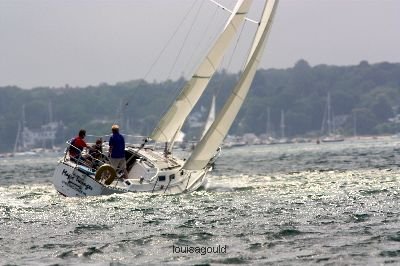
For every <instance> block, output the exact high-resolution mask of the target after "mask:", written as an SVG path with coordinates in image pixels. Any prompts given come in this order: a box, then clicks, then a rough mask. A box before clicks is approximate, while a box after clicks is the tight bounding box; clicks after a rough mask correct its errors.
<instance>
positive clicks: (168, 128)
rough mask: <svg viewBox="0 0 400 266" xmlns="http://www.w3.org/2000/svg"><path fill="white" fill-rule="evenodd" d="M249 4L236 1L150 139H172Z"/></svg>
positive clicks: (242, 19) (244, 1) (230, 39)
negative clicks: (221, 27) (209, 48)
mask: <svg viewBox="0 0 400 266" xmlns="http://www.w3.org/2000/svg"><path fill="white" fill-rule="evenodd" d="M251 3H252V1H251V0H239V1H238V2H237V4H236V6H235V8H234V9H233V12H232V15H231V16H230V17H229V19H228V21H227V23H226V25H225V28H224V30H223V31H222V33H221V35H219V37H218V39H217V40H216V42H215V43H214V45H213V47H212V48H211V50H210V51H209V52H208V54H207V56H206V57H205V59H204V60H203V62H202V63H201V64H200V66H199V67H198V69H197V71H196V72H195V74H194V75H193V76H192V78H191V80H190V81H189V82H188V83H187V84H186V85H185V87H184V88H183V90H182V92H181V93H180V95H179V96H178V97H177V99H176V100H175V102H174V103H173V104H172V106H171V107H170V108H169V110H168V111H167V112H166V113H165V114H164V116H163V117H162V119H161V120H160V122H159V123H158V125H157V126H156V127H155V129H154V131H153V133H152V134H151V135H150V138H151V139H153V140H155V141H162V142H171V141H172V142H173V138H174V136H175V135H176V132H177V131H178V130H179V129H180V127H181V126H182V125H183V123H184V121H185V120H186V118H187V116H188V115H189V113H190V111H191V110H192V109H193V107H194V106H195V104H196V103H197V101H198V100H199V98H200V96H201V95H202V94H203V92H204V90H205V88H206V87H207V84H208V82H209V81H210V79H211V77H212V75H213V74H214V73H215V72H216V70H217V68H218V66H219V65H220V63H221V61H222V57H223V55H224V53H225V51H226V50H227V49H228V48H229V44H230V43H231V41H232V40H233V38H234V37H235V35H236V33H237V31H238V30H239V29H240V26H241V24H242V23H243V21H244V19H245V17H246V14H247V12H248V10H249V8H250V6H251Z"/></svg>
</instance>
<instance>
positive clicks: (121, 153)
mask: <svg viewBox="0 0 400 266" xmlns="http://www.w3.org/2000/svg"><path fill="white" fill-rule="evenodd" d="M111 131H112V136H111V137H110V141H109V142H108V144H109V146H110V149H109V153H110V163H111V166H112V167H114V168H115V170H121V169H122V170H124V175H125V176H124V178H128V171H127V170H126V160H125V139H124V137H123V136H122V135H121V134H119V126H118V125H113V126H112V127H111Z"/></svg>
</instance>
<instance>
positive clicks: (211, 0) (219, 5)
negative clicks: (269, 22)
mask: <svg viewBox="0 0 400 266" xmlns="http://www.w3.org/2000/svg"><path fill="white" fill-rule="evenodd" d="M208 1H210V2H211V3H213V4H215V5H217V6H218V7H220V8H221V9H222V10H225V11H228V12H229V13H231V14H232V13H233V11H232V10H231V9H228V8H226V7H225V6H223V5H221V4H220V3H218V2H217V1H214V0H208ZM244 20H247V21H250V22H252V23H255V24H258V23H260V22H259V21H255V20H253V19H250V18H244Z"/></svg>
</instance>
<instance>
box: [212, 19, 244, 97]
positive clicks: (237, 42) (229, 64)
mask: <svg viewBox="0 0 400 266" xmlns="http://www.w3.org/2000/svg"><path fill="white" fill-rule="evenodd" d="M245 25H246V21H245V22H244V23H243V25H242V27H241V29H240V33H239V36H238V37H237V38H236V42H235V47H234V48H233V51H232V55H234V54H235V52H236V50H237V48H238V46H239V42H240V39H241V36H242V33H243V30H244V27H245ZM232 59H233V56H230V58H229V61H228V65H227V66H226V68H227V69H229V68H230V66H231V64H232ZM225 83H226V78H225V79H224V78H223V76H222V74H221V79H220V82H219V85H217V86H216V88H217V89H216V92H215V97H217V96H218V94H219V93H220V92H221V90H222V88H223V86H224V85H225ZM233 89H234V88H233Z"/></svg>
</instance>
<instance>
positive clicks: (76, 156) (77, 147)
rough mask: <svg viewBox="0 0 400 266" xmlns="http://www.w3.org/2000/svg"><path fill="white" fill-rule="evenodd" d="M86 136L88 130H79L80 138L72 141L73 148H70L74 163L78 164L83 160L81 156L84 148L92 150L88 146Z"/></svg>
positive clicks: (77, 137)
mask: <svg viewBox="0 0 400 266" xmlns="http://www.w3.org/2000/svg"><path fill="white" fill-rule="evenodd" d="M85 136H86V130H84V129H81V130H79V133H78V136H76V137H75V138H73V139H72V140H71V146H70V147H69V157H70V158H71V160H72V161H75V162H78V161H79V160H80V159H81V158H80V157H81V154H82V151H83V149H84V148H88V149H90V147H89V146H88V145H87V144H86V142H85V140H84V138H85Z"/></svg>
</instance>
